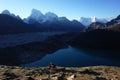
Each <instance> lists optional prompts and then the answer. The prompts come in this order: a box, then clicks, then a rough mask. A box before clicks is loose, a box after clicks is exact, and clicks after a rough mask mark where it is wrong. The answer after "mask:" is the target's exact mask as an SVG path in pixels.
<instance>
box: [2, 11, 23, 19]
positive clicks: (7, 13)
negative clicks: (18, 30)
mask: <svg viewBox="0 0 120 80" xmlns="http://www.w3.org/2000/svg"><path fill="white" fill-rule="evenodd" d="M1 14H6V15H9V16H12V17H14V18H17V19H19V20H22V19H21V18H20V17H19V15H17V16H16V15H15V14H13V13H10V11H8V10H4V11H2V13H1Z"/></svg>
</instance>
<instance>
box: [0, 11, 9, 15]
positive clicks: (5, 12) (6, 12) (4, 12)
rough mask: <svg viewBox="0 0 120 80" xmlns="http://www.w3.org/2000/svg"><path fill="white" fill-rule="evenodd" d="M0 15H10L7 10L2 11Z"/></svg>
mask: <svg viewBox="0 0 120 80" xmlns="http://www.w3.org/2000/svg"><path fill="white" fill-rule="evenodd" d="M1 14H7V15H11V13H10V12H9V11H8V10H4V11H3V12H2V13H1Z"/></svg>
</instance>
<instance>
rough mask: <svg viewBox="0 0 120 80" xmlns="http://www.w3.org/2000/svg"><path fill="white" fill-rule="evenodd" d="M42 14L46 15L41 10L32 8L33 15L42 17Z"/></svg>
mask: <svg viewBox="0 0 120 80" xmlns="http://www.w3.org/2000/svg"><path fill="white" fill-rule="evenodd" d="M41 16H44V15H43V14H42V13H41V12H40V11H39V10H36V9H32V12H31V17H33V18H37V17H41Z"/></svg>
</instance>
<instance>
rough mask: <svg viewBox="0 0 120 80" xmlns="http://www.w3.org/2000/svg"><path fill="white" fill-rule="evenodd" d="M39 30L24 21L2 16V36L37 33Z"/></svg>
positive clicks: (0, 21)
mask: <svg viewBox="0 0 120 80" xmlns="http://www.w3.org/2000/svg"><path fill="white" fill-rule="evenodd" d="M36 31H38V28H35V27H32V26H30V25H28V24H26V23H24V22H23V21H22V20H19V19H17V18H14V17H12V16H9V15H6V14H0V34H1V35H2V34H17V33H28V32H36Z"/></svg>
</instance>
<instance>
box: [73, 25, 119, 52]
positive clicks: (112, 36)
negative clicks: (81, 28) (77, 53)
mask: <svg viewBox="0 0 120 80" xmlns="http://www.w3.org/2000/svg"><path fill="white" fill-rule="evenodd" d="M119 27H120V25H117V26H114V27H112V28H109V29H96V30H92V31H88V32H81V33H80V34H79V36H77V37H76V38H75V39H74V40H73V41H72V45H74V46H77V47H84V48H90V49H91V48H92V49H109V50H120V32H119V30H118V28H119Z"/></svg>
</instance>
